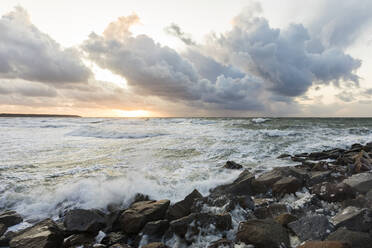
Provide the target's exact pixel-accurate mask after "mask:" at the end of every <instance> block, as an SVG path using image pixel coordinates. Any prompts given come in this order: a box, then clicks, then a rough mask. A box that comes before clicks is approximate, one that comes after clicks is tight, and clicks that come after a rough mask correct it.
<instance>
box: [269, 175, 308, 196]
mask: <svg viewBox="0 0 372 248" xmlns="http://www.w3.org/2000/svg"><path fill="white" fill-rule="evenodd" d="M301 187H302V182H301V181H300V180H298V179H297V178H295V177H284V178H282V179H280V180H279V181H277V182H276V183H274V185H273V188H272V191H273V195H275V196H283V195H285V194H292V193H296V192H297V191H298V190H299V189H300V188H301Z"/></svg>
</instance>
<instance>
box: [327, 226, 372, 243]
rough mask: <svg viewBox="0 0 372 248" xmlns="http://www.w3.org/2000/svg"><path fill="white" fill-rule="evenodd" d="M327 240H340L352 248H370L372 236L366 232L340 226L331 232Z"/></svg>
mask: <svg viewBox="0 0 372 248" xmlns="http://www.w3.org/2000/svg"><path fill="white" fill-rule="evenodd" d="M327 240H333V241H341V242H344V243H347V244H349V245H350V247H352V248H370V247H371V246H372V238H371V236H369V234H368V233H363V232H355V231H350V230H347V229H346V228H340V229H338V230H337V231H335V232H333V233H331V234H330V235H329V236H328V237H327Z"/></svg>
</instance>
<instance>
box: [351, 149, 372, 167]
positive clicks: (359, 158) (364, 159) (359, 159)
mask: <svg viewBox="0 0 372 248" xmlns="http://www.w3.org/2000/svg"><path fill="white" fill-rule="evenodd" d="M352 158H353V159H354V161H355V162H354V166H353V172H354V173H360V172H363V171H369V170H371V169H372V159H371V157H370V156H369V155H368V153H367V152H365V151H364V150H361V151H360V152H359V153H358V154H357V155H355V156H353V157H352Z"/></svg>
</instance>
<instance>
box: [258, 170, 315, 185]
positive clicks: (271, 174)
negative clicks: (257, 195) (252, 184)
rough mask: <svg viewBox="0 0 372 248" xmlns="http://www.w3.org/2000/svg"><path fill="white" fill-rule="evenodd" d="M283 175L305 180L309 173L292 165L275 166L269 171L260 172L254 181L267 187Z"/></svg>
mask: <svg viewBox="0 0 372 248" xmlns="http://www.w3.org/2000/svg"><path fill="white" fill-rule="evenodd" d="M284 177H295V178H297V179H298V180H299V181H301V182H302V181H304V180H307V179H308V177H309V175H308V172H307V171H306V170H304V169H302V168H296V167H292V166H286V167H277V168H274V169H273V170H271V171H268V172H265V173H263V174H261V175H260V176H258V177H257V178H256V181H257V182H258V183H261V184H263V185H265V186H266V187H267V188H271V187H273V185H274V184H275V183H276V182H277V181H279V180H281V179H282V178H284Z"/></svg>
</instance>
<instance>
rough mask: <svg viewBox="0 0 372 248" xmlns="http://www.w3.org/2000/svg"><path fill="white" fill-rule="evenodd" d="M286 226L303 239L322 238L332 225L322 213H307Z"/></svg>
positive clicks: (328, 232) (332, 228)
mask: <svg viewBox="0 0 372 248" xmlns="http://www.w3.org/2000/svg"><path fill="white" fill-rule="evenodd" d="M288 227H289V228H290V229H291V230H292V231H293V232H294V233H295V234H296V235H297V236H298V237H299V238H300V240H301V241H305V240H323V239H324V238H325V237H326V236H327V235H328V234H330V233H331V232H332V231H333V230H334V227H333V226H332V224H331V223H330V222H329V221H328V219H327V217H326V216H324V215H309V216H305V217H302V218H301V219H299V220H297V221H294V222H291V223H289V224H288Z"/></svg>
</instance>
